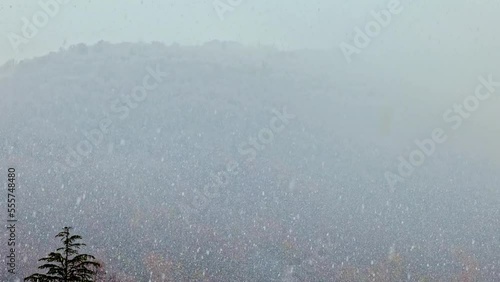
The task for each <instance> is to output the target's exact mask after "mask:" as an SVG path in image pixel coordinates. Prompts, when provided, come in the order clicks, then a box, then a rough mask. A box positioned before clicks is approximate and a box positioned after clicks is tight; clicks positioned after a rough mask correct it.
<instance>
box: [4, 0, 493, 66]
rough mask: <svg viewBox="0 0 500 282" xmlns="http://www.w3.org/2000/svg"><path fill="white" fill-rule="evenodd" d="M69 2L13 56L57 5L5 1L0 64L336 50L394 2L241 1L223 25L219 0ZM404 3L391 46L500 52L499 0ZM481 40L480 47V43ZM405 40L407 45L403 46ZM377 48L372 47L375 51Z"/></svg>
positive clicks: (387, 38)
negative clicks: (145, 46)
mask: <svg viewBox="0 0 500 282" xmlns="http://www.w3.org/2000/svg"><path fill="white" fill-rule="evenodd" d="M54 1H55V0H54ZM66 1H68V2H69V3H67V4H61V5H60V6H61V7H60V11H59V12H58V13H56V14H55V15H54V16H53V17H49V19H48V22H47V24H46V25H45V26H44V27H42V28H40V30H39V32H38V33H37V34H36V36H34V37H33V38H32V39H29V42H27V43H25V44H21V45H20V47H19V49H20V51H19V52H15V51H14V50H13V48H12V46H11V45H12V44H11V43H10V42H9V39H8V36H9V34H12V33H15V34H19V35H22V27H23V22H22V18H23V17H25V18H27V19H30V20H32V18H33V15H35V13H36V12H38V11H43V9H42V8H41V6H40V4H39V3H40V2H42V3H46V2H51V0H39V1H35V0H33V1H27V0H21V1H20V0H3V1H2V3H1V4H0V36H1V37H0V64H1V63H4V62H5V61H7V60H9V59H12V58H17V59H22V58H26V57H32V56H38V55H42V54H45V53H47V52H49V51H54V50H58V49H59V48H60V47H65V46H69V45H71V44H75V43H80V42H85V43H95V42H97V41H99V40H105V41H111V42H122V41H132V42H134V41H146V42H149V41H155V40H156V41H163V42H166V43H171V42H178V43H180V44H183V45H184V44H200V43H203V42H206V41H210V40H213V39H220V40H234V41H238V42H241V43H245V44H251V45H257V44H270V45H275V46H277V47H280V48H332V47H333V48H335V49H337V51H338V45H339V44H340V42H342V41H345V40H348V39H349V38H350V37H352V34H353V28H354V27H356V26H360V27H362V26H364V25H365V24H366V23H367V22H368V21H369V20H371V19H372V17H371V15H370V11H372V10H373V11H380V10H381V9H382V8H385V7H386V6H387V4H388V3H389V2H390V0H358V1H347V0H309V1H302V0H300V1H299V0H287V1H265V0H252V1H250V0H240V1H238V0H220V2H222V3H229V2H233V3H238V2H240V4H237V5H235V7H233V8H232V10H231V11H228V12H226V13H224V20H221V18H220V17H219V15H218V14H217V13H216V11H215V8H214V3H215V2H216V1H214V0H182V1H181V0H177V1H173V0H163V1H162V0H105V1H95V0H94V1H92V0H85V1H83V0H82V1H76V0H66ZM401 4H402V5H403V6H404V10H403V12H401V13H400V14H399V15H397V16H394V18H393V19H392V22H391V24H390V25H389V26H388V27H387V28H385V29H384V30H383V31H382V33H381V35H379V36H378V37H377V39H378V40H379V41H381V42H385V45H386V46H385V47H389V48H391V49H392V48H393V49H403V50H405V51H406V52H407V51H411V50H412V48H411V47H412V46H413V47H415V46H418V43H419V42H420V43H421V42H425V41H429V40H432V41H433V42H434V43H435V44H440V46H441V47H442V48H440V51H441V52H444V53H447V52H448V51H449V50H450V49H455V50H458V49H461V48H477V47H478V46H481V47H485V46H488V45H490V47H492V50H498V48H494V47H498V40H495V39H494V38H488V37H481V36H480V35H481V34H484V35H487V34H495V33H494V31H495V29H496V27H497V26H498V25H497V24H495V22H494V21H493V20H497V15H498V12H499V11H500V4H499V2H498V1H493V0H461V1H455V0H442V1H430V0H420V1H410V0H401ZM497 21H498V20H497ZM450 33H451V34H450ZM440 36H443V38H439V37H440ZM479 38H481V42H474V39H479ZM488 40H491V42H488ZM401 42H404V43H406V44H405V45H404V46H403V47H398V46H401ZM409 45H410V46H409ZM491 45H496V46H491ZM493 48H494V49H493ZM376 49H378V48H374V49H373V50H374V51H375V52H376ZM467 50H470V49H467ZM396 51H397V50H396ZM397 53H400V52H397Z"/></svg>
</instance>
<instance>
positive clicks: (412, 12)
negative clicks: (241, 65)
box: [0, 0, 500, 159]
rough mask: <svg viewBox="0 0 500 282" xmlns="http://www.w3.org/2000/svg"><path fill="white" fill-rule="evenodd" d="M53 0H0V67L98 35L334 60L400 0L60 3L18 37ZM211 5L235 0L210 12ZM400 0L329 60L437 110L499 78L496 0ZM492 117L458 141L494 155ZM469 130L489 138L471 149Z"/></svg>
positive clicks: (484, 114) (491, 111)
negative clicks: (385, 20)
mask: <svg viewBox="0 0 500 282" xmlns="http://www.w3.org/2000/svg"><path fill="white" fill-rule="evenodd" d="M51 1H52V0H40V1H35V0H33V1H27V0H26V1H21V0H2V2H1V4H0V64H3V63H5V62H6V61H8V60H10V59H18V60H21V59H24V58H30V57H34V56H41V55H44V54H47V53H48V52H50V51H57V50H58V49H60V48H61V47H68V46H70V45H73V44H77V43H81V42H84V43H88V44H93V43H96V42H98V41H100V40H105V41H110V42H123V41H128V42H140V41H142V42H151V41H162V42H165V43H167V44H170V43H173V42H177V43H179V44H181V45H193V44H203V43H204V42H207V41H211V40H215V39H218V40H232V41H238V42H240V43H243V44H247V45H259V44H264V45H273V46H275V47H277V48H283V49H296V48H314V49H317V48H321V49H328V50H331V52H332V54H336V55H338V56H339V57H340V58H342V57H343V56H342V52H341V51H340V48H339V45H340V44H341V43H342V42H347V43H350V44H352V43H353V41H352V40H353V37H354V35H355V31H354V30H355V28H356V27H360V28H362V29H363V28H365V27H366V25H367V23H369V22H370V21H372V20H373V15H372V14H371V11H374V12H380V11H381V10H382V9H387V7H388V5H389V3H390V2H391V1H398V0H357V1H347V0H308V1H304V0H287V1H269V0H251V1H250V0H241V1H238V0H220V1H213V0H176V1H173V0H142V1H141V0H106V1H95V0H94V1H92V0H85V1H83V0H82V1H76V0H67V1H68V2H69V3H66V4H61V5H60V7H59V11H57V13H54V15H49V17H48V20H47V22H46V23H45V24H43V26H42V27H41V28H39V30H38V31H37V32H36V33H35V34H34V35H33V36H32V38H23V36H24V35H23V27H24V26H25V25H26V24H25V23H23V19H29V21H30V23H33V17H34V15H41V12H42V11H43V10H44V9H43V8H42V5H41V4H40V3H48V2H51ZM61 1H62V0H61ZM217 2H218V3H236V4H235V5H234V7H231V9H230V10H228V11H226V12H224V13H223V14H220V13H219V14H218V13H217V11H216V8H215V6H216V5H215V4H214V3H217ZM238 2H240V4H238ZM226 5H227V4H226ZM400 5H401V7H402V11H401V12H400V13H398V14H393V15H392V16H391V21H390V23H389V24H388V26H386V27H383V28H382V30H381V32H380V33H379V34H378V35H377V36H375V37H374V38H372V42H371V43H370V45H369V46H368V47H367V48H364V49H363V50H362V52H361V54H357V55H356V56H355V58H354V59H355V60H354V61H353V63H352V64H348V63H347V62H346V61H345V60H343V59H339V60H338V65H337V66H332V67H336V68H337V69H344V68H345V69H348V68H356V67H358V68H364V66H365V65H366V66H370V67H371V70H372V71H373V67H375V69H376V70H379V71H380V79H391V81H392V82H393V83H399V82H400V81H399V78H398V79H395V77H396V75H397V76H398V77H400V78H401V80H404V82H405V83H407V84H413V85H416V86H419V87H421V88H422V89H423V90H425V92H422V93H417V94H414V96H413V97H412V99H414V101H419V100H421V101H423V102H422V105H425V106H426V107H427V106H428V107H430V108H429V109H431V108H433V109H434V112H435V114H436V116H439V115H440V114H441V113H442V112H443V111H444V110H446V109H447V108H448V107H450V106H451V105H453V103H456V102H461V101H463V99H464V97H466V95H468V93H471V92H473V91H474V88H475V86H476V85H477V81H478V80H477V78H478V76H480V75H483V76H484V75H488V74H492V75H494V76H495V77H500V67H499V65H498V63H499V62H500V52H499V50H500V40H499V37H498V27H499V26H500V24H499V23H500V20H499V16H498V15H499V14H500V13H499V12H500V1H497V0H458V1H457V0H440V1H434V0H401V2H400ZM221 8H223V7H222V6H221ZM42 16H43V13H42ZM35 18H36V17H35ZM41 19H42V20H43V17H42V18H41ZM16 36H17V39H18V40H19V38H21V39H22V40H23V41H22V42H21V43H19V44H18V46H14V45H15V43H14V44H13V43H12V41H13V38H16ZM16 50H17V51H16ZM391 77H392V78H391ZM405 97H410V94H408V95H407V96H405ZM494 101H496V102H498V99H497V100H494ZM412 103H413V102H412ZM415 103H417V102H415ZM497 104H498V103H497ZM498 118H500V114H498V110H497V107H493V106H492V107H485V108H484V109H483V110H482V111H480V113H478V114H477V115H476V116H475V117H474V119H473V120H472V121H471V122H477V126H472V127H471V128H470V132H474V131H475V130H476V131H477V130H481V132H480V133H474V134H470V132H469V131H467V132H469V134H466V135H464V136H463V138H461V139H460V140H463V142H466V141H467V140H469V139H470V138H472V139H473V140H474V141H472V143H473V145H471V147H472V148H473V150H475V149H477V148H478V147H488V148H489V149H488V154H491V152H492V151H493V152H494V154H495V155H497V156H498V158H499V159H500V149H498V146H497V144H498V142H497V141H500V126H499V125H494V124H498V123H497V122H493V121H494V120H498ZM436 119H437V120H438V119H439V118H436ZM464 132H466V131H464ZM493 135H494V136H496V137H495V138H493V139H492V138H491V136H493ZM477 136H482V137H481V139H483V140H484V142H490V143H491V145H490V146H484V145H481V146H478V145H477V144H478V143H477V142H478V140H477ZM490 140H493V141H490Z"/></svg>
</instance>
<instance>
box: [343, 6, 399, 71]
mask: <svg viewBox="0 0 500 282" xmlns="http://www.w3.org/2000/svg"><path fill="white" fill-rule="evenodd" d="M402 11H403V6H402V5H401V2H400V1H399V0H391V1H389V3H388V4H387V9H384V10H382V11H380V12H375V11H373V10H372V11H371V12H370V14H371V16H372V18H373V20H372V21H369V22H368V23H366V24H365V26H364V28H363V29H361V28H359V27H355V28H354V32H355V35H354V38H353V44H354V45H353V44H349V43H346V42H342V43H340V44H339V47H340V50H341V51H342V54H343V55H344V57H345V59H346V60H347V62H348V63H349V64H350V63H351V62H352V56H353V55H354V54H360V53H361V50H362V49H365V48H366V47H368V45H370V43H371V41H372V39H373V38H375V37H377V36H379V35H380V33H381V32H382V28H386V27H388V26H389V25H390V24H391V22H392V17H393V15H398V14H400V13H401V12H402Z"/></svg>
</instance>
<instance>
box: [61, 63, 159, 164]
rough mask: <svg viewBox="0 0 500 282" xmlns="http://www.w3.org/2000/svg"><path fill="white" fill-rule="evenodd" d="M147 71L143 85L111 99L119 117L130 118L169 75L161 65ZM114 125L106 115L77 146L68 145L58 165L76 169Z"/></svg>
mask: <svg viewBox="0 0 500 282" xmlns="http://www.w3.org/2000/svg"><path fill="white" fill-rule="evenodd" d="M146 72H147V74H146V75H145V76H144V77H143V78H142V85H139V86H135V87H133V88H132V89H131V91H130V93H129V94H122V95H121V97H120V98H115V99H113V100H111V104H110V105H109V110H110V111H111V113H112V114H113V115H115V116H116V117H117V118H118V119H120V120H125V119H126V118H128V116H129V115H130V110H131V109H136V108H137V107H139V105H140V103H143V102H144V101H145V100H146V99H147V97H148V92H151V91H154V90H155V89H156V88H157V87H158V86H159V84H160V83H162V82H163V78H164V77H166V76H167V73H165V72H162V71H161V70H160V69H159V65H156V69H152V68H151V67H147V68H146ZM112 125H113V120H112V119H111V118H110V117H109V116H106V117H104V118H102V119H101V120H100V121H99V124H98V127H97V128H94V129H91V130H90V131H83V135H84V138H83V139H82V140H80V142H78V143H77V144H76V146H75V148H72V147H70V146H66V150H67V151H68V152H67V155H66V158H65V160H64V164H62V163H59V162H56V167H57V168H58V169H63V170H65V171H67V170H69V168H73V169H74V168H76V167H78V166H80V165H81V164H82V162H83V158H88V157H90V155H91V154H92V151H93V150H94V149H97V148H99V146H100V145H101V144H102V142H103V141H104V136H105V135H106V134H107V133H109V130H110V128H111V126H112Z"/></svg>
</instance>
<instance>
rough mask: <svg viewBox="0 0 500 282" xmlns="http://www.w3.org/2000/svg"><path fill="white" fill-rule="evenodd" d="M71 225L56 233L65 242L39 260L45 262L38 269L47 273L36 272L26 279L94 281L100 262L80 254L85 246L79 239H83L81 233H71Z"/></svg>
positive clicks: (74, 281)
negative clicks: (80, 250)
mask: <svg viewBox="0 0 500 282" xmlns="http://www.w3.org/2000/svg"><path fill="white" fill-rule="evenodd" d="M71 229H72V228H71V227H64V228H63V231H61V232H59V234H57V235H56V238H61V242H62V244H63V246H62V247H60V248H58V249H57V250H56V251H55V252H51V253H50V254H49V255H48V256H47V257H44V258H41V259H39V260H38V261H44V262H46V263H45V264H43V265H41V266H39V267H38V269H43V270H47V269H48V272H47V273H45V274H42V273H35V274H32V275H30V276H28V277H26V278H24V281H31V282H54V281H57V282H92V281H93V277H95V269H97V268H98V267H99V266H100V264H99V263H98V262H96V261H95V257H94V256H92V255H87V254H79V249H80V248H81V247H83V246H85V244H84V243H79V242H78V241H79V240H81V239H82V237H81V236H79V235H71V233H70V231H71Z"/></svg>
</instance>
